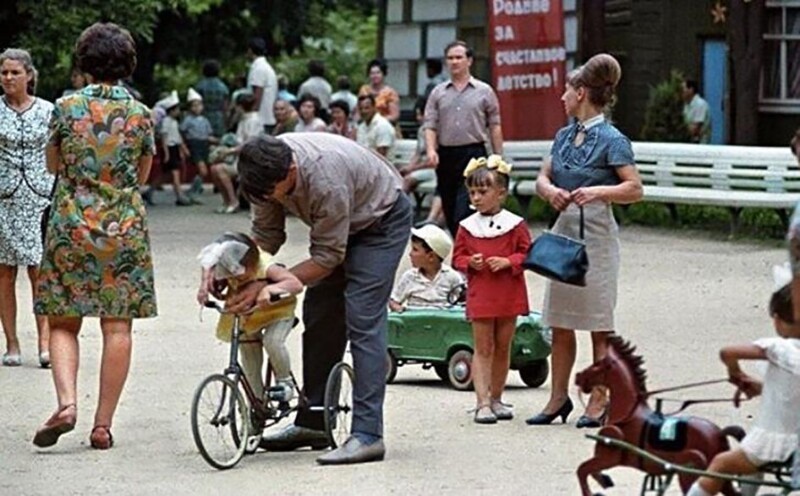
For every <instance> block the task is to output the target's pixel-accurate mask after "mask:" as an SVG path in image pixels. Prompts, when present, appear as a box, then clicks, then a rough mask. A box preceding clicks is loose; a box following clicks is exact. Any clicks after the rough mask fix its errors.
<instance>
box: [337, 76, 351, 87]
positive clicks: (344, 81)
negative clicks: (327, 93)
mask: <svg viewBox="0 0 800 496" xmlns="http://www.w3.org/2000/svg"><path fill="white" fill-rule="evenodd" d="M336 88H337V89H340V90H349V89H350V78H349V77H347V76H346V75H344V74H342V75H341V76H339V77H338V78H336Z"/></svg>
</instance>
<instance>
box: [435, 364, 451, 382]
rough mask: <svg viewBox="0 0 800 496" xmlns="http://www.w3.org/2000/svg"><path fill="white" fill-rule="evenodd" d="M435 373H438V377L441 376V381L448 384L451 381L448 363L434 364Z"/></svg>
mask: <svg viewBox="0 0 800 496" xmlns="http://www.w3.org/2000/svg"><path fill="white" fill-rule="evenodd" d="M433 371H434V372H436V375H438V376H439V379H441V380H443V381H444V382H447V381H449V380H450V376H449V375H448V373H447V364H446V363H435V364H433Z"/></svg>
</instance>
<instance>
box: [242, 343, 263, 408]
mask: <svg viewBox="0 0 800 496" xmlns="http://www.w3.org/2000/svg"><path fill="white" fill-rule="evenodd" d="M239 357H240V358H241V360H242V372H244V376H245V377H246V378H247V382H249V383H250V387H252V388H253V392H255V393H256V396H257V397H259V398H263V397H264V379H263V376H262V374H261V369H262V367H263V366H264V352H263V351H262V350H261V342H260V340H258V338H253V337H250V338H249V339H246V340H245V341H241V342H240V343H239Z"/></svg>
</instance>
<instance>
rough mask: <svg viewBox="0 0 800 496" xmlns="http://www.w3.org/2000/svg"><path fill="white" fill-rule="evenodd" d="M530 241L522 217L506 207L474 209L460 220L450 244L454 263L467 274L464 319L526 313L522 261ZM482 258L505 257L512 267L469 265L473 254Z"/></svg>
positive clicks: (512, 315) (526, 291) (526, 300)
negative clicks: (494, 211)
mask: <svg viewBox="0 0 800 496" xmlns="http://www.w3.org/2000/svg"><path fill="white" fill-rule="evenodd" d="M530 245H531V235H530V232H529V231H528V225H527V224H526V223H525V221H524V219H523V218H522V217H520V216H518V215H514V214H512V213H511V212H509V211H507V210H501V211H500V212H499V213H497V214H495V215H483V214H481V213H478V212H476V213H474V214H472V215H471V216H469V217H467V218H466V219H464V220H463V221H461V223H460V224H459V228H458V232H457V233H456V241H455V245H454V247H453V267H454V268H455V269H456V270H458V271H460V272H463V273H465V274H466V275H467V319H470V320H471V319H485V318H496V317H514V316H517V315H527V314H528V311H529V309H528V290H527V287H526V285H525V275H524V269H523V268H522V262H523V260H525V256H526V255H527V253H528V248H529V247H530ZM476 253H481V254H482V255H483V259H484V260H486V259H488V258H489V257H506V258H508V259H509V261H510V262H511V268H509V269H503V270H500V271H498V272H492V271H491V270H489V268H488V267H484V268H483V269H482V270H479V271H476V270H473V269H471V268H470V267H469V259H470V257H471V256H472V255H473V254H476Z"/></svg>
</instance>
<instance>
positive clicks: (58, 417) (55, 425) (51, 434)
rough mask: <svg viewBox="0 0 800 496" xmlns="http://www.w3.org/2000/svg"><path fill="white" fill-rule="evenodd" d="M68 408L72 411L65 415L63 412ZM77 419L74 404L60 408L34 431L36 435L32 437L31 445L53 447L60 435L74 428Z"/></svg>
mask: <svg viewBox="0 0 800 496" xmlns="http://www.w3.org/2000/svg"><path fill="white" fill-rule="evenodd" d="M70 408H71V409H73V412H72V414H65V413H64V412H66V411H67V410H69V409H70ZM77 418H78V411H77V407H76V406H75V403H70V404H69V405H64V406H62V407H61V408H59V409H58V410H57V411H56V413H54V414H53V415H52V416H51V417H50V418H49V419H47V422H45V423H44V425H43V426H42V427H41V428H39V430H38V431H36V435H35V436H33V444H35V445H36V446H38V447H40V448H47V447H49V446H53V445H54V444H56V443H57V442H58V438H59V437H60V436H61V435H62V434H66V433H67V432H69V431H71V430H72V429H74V428H75V422H76V420H77Z"/></svg>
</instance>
